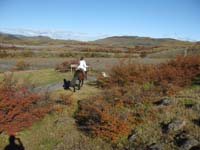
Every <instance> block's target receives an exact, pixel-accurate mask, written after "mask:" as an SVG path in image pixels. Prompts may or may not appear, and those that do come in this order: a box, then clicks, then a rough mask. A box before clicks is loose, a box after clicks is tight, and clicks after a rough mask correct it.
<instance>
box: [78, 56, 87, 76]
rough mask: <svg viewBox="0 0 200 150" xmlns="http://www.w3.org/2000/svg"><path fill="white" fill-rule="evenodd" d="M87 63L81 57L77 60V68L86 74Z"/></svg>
mask: <svg viewBox="0 0 200 150" xmlns="http://www.w3.org/2000/svg"><path fill="white" fill-rule="evenodd" d="M87 67H88V66H87V65H86V61H85V60H84V58H83V57H81V59H80V61H79V65H78V67H77V69H82V70H83V72H84V74H85V75H86V74H87Z"/></svg>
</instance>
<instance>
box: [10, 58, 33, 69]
mask: <svg viewBox="0 0 200 150" xmlns="http://www.w3.org/2000/svg"><path fill="white" fill-rule="evenodd" d="M29 67H30V64H29V63H28V62H25V61H23V60H21V61H17V62H16V63H15V66H14V67H13V70H26V69H28V68H29Z"/></svg>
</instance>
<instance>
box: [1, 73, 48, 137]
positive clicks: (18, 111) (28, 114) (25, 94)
mask: <svg viewBox="0 0 200 150" xmlns="http://www.w3.org/2000/svg"><path fill="white" fill-rule="evenodd" d="M42 102H43V99H42V96H41V95H40V94H37V93H34V92H32V91H31V89H29V88H28V87H27V86H23V85H17V83H16V82H14V81H13V80H12V76H6V77H5V78H4V80H3V82H2V83H1V84H0V132H6V133H7V134H13V133H16V132H18V131H20V130H22V129H24V128H27V127H29V126H31V124H32V123H33V122H35V121H38V120H40V119H41V118H43V116H44V115H45V114H46V113H47V112H48V111H49V108H48V106H47V105H46V103H45V105H44V104H42Z"/></svg>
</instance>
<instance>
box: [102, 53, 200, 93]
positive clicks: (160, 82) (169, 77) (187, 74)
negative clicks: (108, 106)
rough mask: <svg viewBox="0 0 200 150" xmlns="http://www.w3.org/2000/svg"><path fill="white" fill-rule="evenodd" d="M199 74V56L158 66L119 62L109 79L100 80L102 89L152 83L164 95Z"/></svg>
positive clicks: (181, 58) (183, 85) (172, 91)
mask: <svg viewBox="0 0 200 150" xmlns="http://www.w3.org/2000/svg"><path fill="white" fill-rule="evenodd" d="M199 74H200V56H188V57H182V56H177V58H176V59H174V60H171V61H169V62H167V63H162V64H160V65H138V64H135V63H134V62H128V63H127V62H124V61H122V62H120V63H119V64H118V65H116V66H114V67H113V68H112V69H111V73H110V77H109V78H106V79H104V78H100V81H99V82H100V83H101V84H102V86H104V87H109V88H110V87H111V86H119V87H125V86H127V85H128V86H129V85H132V84H136V83H137V84H140V85H143V84H145V83H153V84H154V87H152V88H156V87H160V92H163V93H164V94H167V93H168V94H169V93H174V92H175V91H174V90H177V89H180V88H182V87H185V86H188V85H190V84H191V83H192V81H193V79H194V78H195V77H196V76H197V75H199Z"/></svg>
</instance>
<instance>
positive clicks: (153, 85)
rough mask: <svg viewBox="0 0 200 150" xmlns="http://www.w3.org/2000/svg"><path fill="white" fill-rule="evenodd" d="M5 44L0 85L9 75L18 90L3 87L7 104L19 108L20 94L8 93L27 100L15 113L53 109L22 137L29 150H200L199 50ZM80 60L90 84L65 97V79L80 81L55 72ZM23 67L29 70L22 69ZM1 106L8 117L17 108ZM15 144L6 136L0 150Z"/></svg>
mask: <svg viewBox="0 0 200 150" xmlns="http://www.w3.org/2000/svg"><path fill="white" fill-rule="evenodd" d="M5 37H6V39H7V40H6V42H3V44H1V46H0V56H2V57H1V58H0V72H1V73H0V83H1V82H2V81H5V80H3V79H4V77H5V75H7V76H9V75H12V78H10V80H13V81H16V82H10V81H9V80H8V82H7V83H6V84H3V82H2V83H1V84H0V85H1V88H0V90H1V91H2V92H1V93H0V96H2V99H5V100H7V99H8V100H10V99H11V102H12V100H13V99H14V100H15V97H11V98H10V99H9V98H8V97H9V96H10V95H11V96H12V94H8V95H6V94H7V93H6V92H5V91H6V90H7V92H8V93H9V92H10V91H11V93H15V94H16V96H19V95H20V94H21V95H22V96H21V97H22V98H21V97H20V98H21V99H20V101H18V99H17V100H16V102H17V103H16V105H15V106H18V105H17V104H19V102H22V106H24V104H26V102H27V101H28V100H29V99H28V98H30V99H34V97H37V96H41V97H39V98H38V99H39V100H40V101H39V102H38V103H37V102H35V101H33V102H32V103H31V104H33V106H34V107H33V106H32V107H31V108H37V107H40V106H43V107H44V108H45V107H47V106H48V107H49V110H48V111H47V112H46V113H45V116H44V118H43V119H41V120H40V121H37V122H34V123H33V125H32V126H30V127H29V128H25V129H23V130H20V131H19V132H17V133H16V137H19V138H20V139H21V141H22V143H23V145H24V147H25V149H26V150H51V149H53V150H146V149H150V150H152V149H153V150H155V149H158V150H162V149H163V150H173V149H174V150H176V149H181V150H191V149H190V148H192V147H195V146H197V147H198V146H199V143H200V134H199V133H200V123H199V122H200V116H199V111H200V86H199V83H200V77H199V74H200V72H199V71H200V70H199V68H200V66H199V64H200V63H199V62H200V59H199V56H197V55H198V54H199V53H200V49H199V45H197V46H196V47H193V45H194V43H193V42H187V41H178V40H174V39H151V38H139V37H121V38H120V37H112V38H108V39H104V40H99V41H94V42H78V41H65V40H52V39H48V38H47V37H39V39H38V37H36V38H33V39H32V38H22V39H20V38H14V39H13V37H10V36H9V35H8V36H5ZM5 37H3V38H5ZM0 38H1V37H0ZM185 50H188V51H187V52H188V53H187V55H189V57H180V56H179V57H176V55H177V54H181V55H185ZM190 55H192V57H190ZM80 56H84V57H85V60H86V62H87V64H89V66H90V71H89V72H88V80H86V81H85V84H84V85H83V87H82V88H81V90H77V91H76V92H75V93H74V92H72V91H69V90H64V89H63V87H62V85H63V79H64V78H65V79H67V80H71V79H72V78H73V73H71V72H70V71H68V72H58V71H56V70H55V68H56V66H57V65H58V64H62V63H63V62H66V61H67V62H70V61H72V60H74V59H79V58H80ZM175 57H176V59H174V58H175ZM172 60H173V61H172ZM127 62H129V63H127ZM20 64H21V65H25V66H24V67H22V68H17V69H16V66H17V65H20ZM26 64H27V66H26ZM66 64H67V63H66ZM150 64H151V65H150ZM159 64H162V65H159ZM102 72H105V73H106V74H107V75H108V76H107V77H103V76H102ZM8 79H9V78H8ZM12 84H14V85H12ZM18 86H19V87H18ZM20 86H24V87H25V88H21V87H20ZM27 87H28V88H30V90H27V91H26V88H27ZM12 88H13V89H12ZM3 92H5V94H2V93H3ZM26 92H27V93H26ZM24 93H25V94H24ZM23 94H24V95H26V94H27V95H28V96H29V94H30V97H28V96H27V97H26V96H25V97H23V96H24V95H23ZM34 94H35V95H34ZM37 94H39V95H37ZM0 98H1V97H0ZM0 100H1V99H0ZM0 102H1V101H0ZM6 102H7V101H6ZM1 104H2V103H0V111H1V110H3V108H4V107H8V108H10V107H9V106H10V105H6V106H4V105H3V107H1ZM11 105H13V106H14V104H12V103H11ZM20 106H21V105H20ZM17 108H18V107H16V109H13V108H12V109H11V110H18V109H17ZM28 109H30V108H28ZM28 109H27V110H28ZM22 110H26V109H23V108H22ZM4 112H5V111H2V113H4ZM10 114H11V115H12V113H10ZM22 114H23V113H22ZM7 116H8V115H7ZM22 116H23V115H22ZM25 117H26V116H25ZM14 118H15V115H14ZM13 120H14V119H13ZM13 120H12V119H11V121H13ZM2 124H3V123H2ZM0 125H1V121H0ZM8 138H9V136H8V135H7V134H6V132H4V131H0V149H4V147H5V146H6V145H8Z"/></svg>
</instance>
